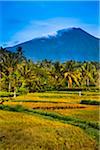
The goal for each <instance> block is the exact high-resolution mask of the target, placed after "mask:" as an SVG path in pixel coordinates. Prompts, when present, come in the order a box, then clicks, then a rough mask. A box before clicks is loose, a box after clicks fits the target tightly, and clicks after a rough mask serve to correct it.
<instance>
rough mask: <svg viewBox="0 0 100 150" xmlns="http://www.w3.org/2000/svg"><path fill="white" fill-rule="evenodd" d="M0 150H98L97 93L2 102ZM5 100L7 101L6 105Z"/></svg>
mask: <svg viewBox="0 0 100 150" xmlns="http://www.w3.org/2000/svg"><path fill="white" fill-rule="evenodd" d="M4 100H5V102H4V103H3V106H0V150H98V149H99V147H98V146H99V106H95V105H83V104H80V101H81V100H97V101H99V100H100V99H99V92H83V93H82V95H81V96H79V93H78V92H76V93H74V92H72V93H71V92H63V91H62V92H45V93H29V94H27V95H23V96H18V97H16V98H15V99H14V98H4ZM6 100H7V101H6Z"/></svg>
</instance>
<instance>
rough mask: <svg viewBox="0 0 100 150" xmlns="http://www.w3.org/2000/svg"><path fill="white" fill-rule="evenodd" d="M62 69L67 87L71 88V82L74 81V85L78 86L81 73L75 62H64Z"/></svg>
mask: <svg viewBox="0 0 100 150" xmlns="http://www.w3.org/2000/svg"><path fill="white" fill-rule="evenodd" d="M64 70H65V71H64V77H65V79H67V81H68V88H72V85H73V82H75V83H76V85H77V86H79V85H80V84H79V80H80V77H81V73H80V70H79V68H78V65H77V64H75V62H74V61H69V62H67V63H66V64H65V67H64Z"/></svg>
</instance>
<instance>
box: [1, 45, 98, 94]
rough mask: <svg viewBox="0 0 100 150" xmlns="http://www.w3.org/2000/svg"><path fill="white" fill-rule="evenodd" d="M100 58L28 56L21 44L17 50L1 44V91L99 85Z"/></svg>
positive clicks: (79, 87) (23, 91)
mask: <svg viewBox="0 0 100 150" xmlns="http://www.w3.org/2000/svg"><path fill="white" fill-rule="evenodd" d="M99 70H100V67H99V62H92V61H91V62H86V61H84V62H77V61H72V60H70V61H66V62H64V63H61V62H59V61H56V62H52V61H50V60H47V59H45V60H42V61H38V62H34V61H32V60H28V59H27V58H26V57H25V56H24V54H23V50H22V48H21V47H19V48H18V49H17V50H16V52H10V51H8V50H6V49H4V48H2V47H1V48H0V91H8V92H14V96H16V93H25V92H35V91H50V90H66V89H84V88H87V87H96V88H98V87H99V72H100V71H99Z"/></svg>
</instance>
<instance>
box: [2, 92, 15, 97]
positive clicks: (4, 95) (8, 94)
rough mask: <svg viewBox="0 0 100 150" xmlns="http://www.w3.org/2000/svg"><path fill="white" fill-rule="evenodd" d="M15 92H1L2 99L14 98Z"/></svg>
mask: <svg viewBox="0 0 100 150" xmlns="http://www.w3.org/2000/svg"><path fill="white" fill-rule="evenodd" d="M13 96H14V94H13V92H0V97H13Z"/></svg>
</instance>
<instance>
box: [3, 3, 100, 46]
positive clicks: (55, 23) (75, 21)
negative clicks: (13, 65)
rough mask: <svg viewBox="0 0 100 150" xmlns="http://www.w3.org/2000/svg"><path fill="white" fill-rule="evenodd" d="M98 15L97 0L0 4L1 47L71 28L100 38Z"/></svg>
mask: <svg viewBox="0 0 100 150" xmlns="http://www.w3.org/2000/svg"><path fill="white" fill-rule="evenodd" d="M98 13H99V6H98V2H97V1H88V2H87V1H83V2H82V1H77V2H76V1H70V2H68V1H65V2H64V1H63V2H59V1H58V2H52V1H51V2H46V1H42V2H39V1H37V2H32V1H23V2H20V1H19V2H18V1H16V2H14V1H12V2H11V1H0V45H4V46H11V45H15V44H18V43H21V42H24V41H27V40H30V39H33V38H35V37H41V36H47V35H48V34H55V33H56V31H57V30H59V29H63V28H69V27H81V28H82V29H84V30H86V31H87V32H89V33H90V34H92V35H94V36H97V37H99V33H98V29H99V20H98V17H99V16H98Z"/></svg>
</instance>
